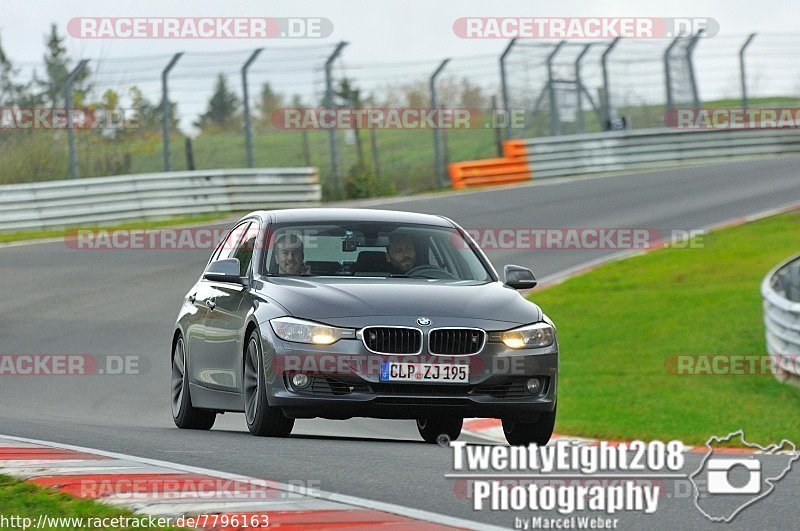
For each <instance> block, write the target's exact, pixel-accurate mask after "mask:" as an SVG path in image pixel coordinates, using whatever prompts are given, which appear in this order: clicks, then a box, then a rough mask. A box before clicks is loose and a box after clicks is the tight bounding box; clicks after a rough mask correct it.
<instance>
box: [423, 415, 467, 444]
mask: <svg viewBox="0 0 800 531" xmlns="http://www.w3.org/2000/svg"><path fill="white" fill-rule="evenodd" d="M463 425H464V419H460V418H433V419H417V430H418V431H419V434H420V435H421V436H422V438H423V439H425V442H427V443H433V444H436V443H438V442H440V437H441V436H442V435H444V436H446V437H447V441H446V442H449V441H455V440H456V439H458V436H459V435H461V427H462V426H463ZM441 441H444V438H442V439H441Z"/></svg>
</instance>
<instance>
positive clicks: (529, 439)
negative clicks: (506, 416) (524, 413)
mask: <svg viewBox="0 0 800 531" xmlns="http://www.w3.org/2000/svg"><path fill="white" fill-rule="evenodd" d="M557 407H558V406H557V405H556V406H554V407H553V411H550V412H545V413H541V414H540V415H539V420H538V422H511V421H508V420H503V434H504V435H505V436H506V441H508V444H510V445H512V446H527V445H529V444H531V443H536V444H537V445H538V446H544V445H545V444H547V443H548V442H549V441H550V437H552V435H553V427H554V426H555V424H556V409H557Z"/></svg>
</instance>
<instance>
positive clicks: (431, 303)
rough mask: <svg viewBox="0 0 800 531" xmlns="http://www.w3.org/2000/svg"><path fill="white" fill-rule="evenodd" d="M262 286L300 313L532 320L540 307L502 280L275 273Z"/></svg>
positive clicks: (313, 315)
mask: <svg viewBox="0 0 800 531" xmlns="http://www.w3.org/2000/svg"><path fill="white" fill-rule="evenodd" d="M260 291H261V292H262V294H263V295H265V296H266V297H268V298H270V299H272V300H274V301H275V302H277V303H278V304H280V305H281V306H283V307H284V308H286V309H287V310H288V311H289V312H290V313H291V314H292V315H293V316H295V317H298V318H305V319H313V320H320V321H326V320H327V321H328V322H331V324H333V321H332V320H339V319H340V318H344V317H367V316H369V317H373V316H414V317H417V316H424V317H429V318H433V317H448V318H457V319H460V318H464V319H480V320H488V321H503V322H507V323H517V324H527V323H532V322H536V321H539V320H541V318H542V312H541V310H540V309H539V307H538V306H536V305H535V304H533V303H532V302H529V301H527V300H525V299H524V298H523V297H522V296H521V295H520V294H519V293H518V292H517V291H516V290H514V289H511V288H509V287H508V286H505V285H504V284H502V283H501V282H487V283H477V282H457V281H449V280H427V279H385V278H380V279H376V278H352V277H350V278H343V279H339V278H329V277H328V278H325V279H321V278H314V279H302V278H279V277H271V278H270V279H269V282H265V283H264V285H263V287H261V289H260Z"/></svg>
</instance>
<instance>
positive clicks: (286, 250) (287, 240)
mask: <svg viewBox="0 0 800 531" xmlns="http://www.w3.org/2000/svg"><path fill="white" fill-rule="evenodd" d="M273 254H274V255H275V262H276V263H277V264H278V274H279V275H310V274H311V267H310V266H309V265H308V264H306V263H305V261H304V260H305V252H304V246H303V240H301V239H300V237H299V236H297V235H296V234H284V235H282V236H279V237H278V239H277V240H275V250H274V251H273Z"/></svg>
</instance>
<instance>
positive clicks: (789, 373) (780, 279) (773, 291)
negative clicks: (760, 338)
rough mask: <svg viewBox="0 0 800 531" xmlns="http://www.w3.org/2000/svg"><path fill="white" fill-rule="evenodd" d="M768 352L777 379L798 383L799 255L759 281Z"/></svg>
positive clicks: (799, 340) (799, 359)
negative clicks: (776, 368)
mask: <svg viewBox="0 0 800 531" xmlns="http://www.w3.org/2000/svg"><path fill="white" fill-rule="evenodd" d="M761 296H762V297H763V299H764V325H765V327H766V336H767V351H768V352H769V354H770V356H772V358H773V360H774V361H775V362H776V363H775V365H777V366H778V367H779V368H780V370H778V371H777V372H776V376H777V377H778V379H780V380H785V379H787V377H788V379H791V380H792V381H793V383H798V382H799V381H800V380H797V378H800V255H797V256H795V257H793V258H790V259H789V260H787V261H785V262H783V263H781V264H779V265H778V266H777V267H775V269H773V270H772V271H770V272H769V273H768V274H767V276H766V277H764V280H763V281H762V282H761Z"/></svg>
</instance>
